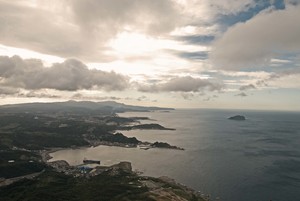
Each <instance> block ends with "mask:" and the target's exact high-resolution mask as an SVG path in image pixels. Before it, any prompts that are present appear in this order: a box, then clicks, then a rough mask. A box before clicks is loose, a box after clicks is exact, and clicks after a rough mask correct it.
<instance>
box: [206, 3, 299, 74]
mask: <svg viewBox="0 0 300 201" xmlns="http://www.w3.org/2000/svg"><path fill="white" fill-rule="evenodd" d="M298 19H300V6H299V5H297V6H291V5H288V6H287V7H286V9H285V10H276V11H270V12H262V13H261V14H259V15H257V16H255V17H253V18H252V19H250V20H248V21H247V22H245V23H239V24H237V25H236V26H233V27H231V28H229V29H228V31H227V32H225V34H224V35H223V36H222V37H221V38H219V39H218V40H217V41H216V42H215V43H214V44H213V49H212V54H211V58H212V59H213V61H214V62H215V64H216V65H217V67H219V68H222V69H227V70H238V69H241V68H245V67H257V65H258V66H260V65H264V64H268V63H269V62H270V61H271V59H272V58H273V57H276V55H281V54H283V55H284V54H288V53H297V54H299V53H300V21H299V20H298Z"/></svg>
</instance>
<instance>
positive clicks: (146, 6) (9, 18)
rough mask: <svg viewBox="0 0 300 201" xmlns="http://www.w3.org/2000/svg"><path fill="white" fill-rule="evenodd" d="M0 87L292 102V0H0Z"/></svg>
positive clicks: (296, 30) (295, 87) (192, 103)
mask: <svg viewBox="0 0 300 201" xmlns="http://www.w3.org/2000/svg"><path fill="white" fill-rule="evenodd" d="M0 97H1V99H0V104H2V105H3V104H13V103H23V102H54V101H65V100H70V99H72V100H78V101H83V100H84V101H107V100H110V101H118V102H123V103H126V104H132V105H145V106H148V105H152V106H163V107H174V108H223V109H256V110H289V111H300V0H242V1H241V0H222V1H219V0H84V1H83V0H51V1H48V0H14V1H11V0H0Z"/></svg>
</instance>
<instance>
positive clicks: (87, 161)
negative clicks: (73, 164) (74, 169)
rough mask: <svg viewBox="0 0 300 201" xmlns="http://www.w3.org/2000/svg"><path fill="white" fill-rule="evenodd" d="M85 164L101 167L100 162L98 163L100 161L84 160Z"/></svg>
mask: <svg viewBox="0 0 300 201" xmlns="http://www.w3.org/2000/svg"><path fill="white" fill-rule="evenodd" d="M83 163H84V164H99V165H100V161H98V160H89V159H83Z"/></svg>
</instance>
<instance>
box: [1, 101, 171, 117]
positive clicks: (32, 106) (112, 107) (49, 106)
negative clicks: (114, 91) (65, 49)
mask: <svg viewBox="0 0 300 201" xmlns="http://www.w3.org/2000/svg"><path fill="white" fill-rule="evenodd" d="M155 110H164V111H165V110H174V109H173V108H161V107H143V106H133V105H125V104H123V103H118V102H115V101H104V102H92V101H73V100H70V101H67V102H53V103H22V104H11V105H3V106H0V111H1V112H35V113H38V112H48V113H57V112H63V113H94V114H96V113H100V114H113V113H121V112H128V111H136V112H148V111H155Z"/></svg>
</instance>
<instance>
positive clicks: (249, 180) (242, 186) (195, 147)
mask: <svg viewBox="0 0 300 201" xmlns="http://www.w3.org/2000/svg"><path fill="white" fill-rule="evenodd" d="M236 114H241V115H244V116H246V118H247V120H246V121H234V120H228V119H227V118H228V117H229V116H233V115H236ZM119 115H120V116H126V117H133V116H134V117H136V116H139V117H149V118H151V120H143V121H141V122H142V123H159V124H161V125H163V126H164V127H168V128H175V129H176V130H175V131H160V130H134V131H123V132H122V133H123V134H124V135H126V136H129V137H132V136H134V137H137V138H138V139H139V140H141V141H149V142H155V141H162V142H168V143H169V144H171V145H176V146H179V147H182V148H184V149H185V150H184V151H181V150H168V149H149V150H142V149H138V148H121V147H109V146H98V147H91V148H81V149H67V150H60V151H57V152H55V153H52V154H51V155H52V156H53V157H54V158H53V159H52V160H60V159H62V160H66V161H68V162H69V163H70V164H72V165H76V164H80V163H82V159H83V158H84V157H86V158H89V159H99V160H101V163H102V164H103V165H111V164H114V163H117V162H120V161H130V162H132V165H133V168H134V169H136V170H139V171H142V172H143V174H144V175H150V176H156V177H157V176H164V175H166V176H169V177H171V178H174V179H175V180H176V181H177V182H180V183H182V184H185V185H187V186H189V187H192V188H194V189H195V190H197V191H201V192H203V193H204V194H209V195H210V197H211V200H215V198H216V197H219V198H220V200H221V201H270V200H272V201H296V200H300V113H296V112H271V111H248V110H247V111H242V110H212V109H194V110H187V109H182V110H181V109H178V110H175V111H171V112H138V113H135V112H128V113H122V114H119Z"/></svg>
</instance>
